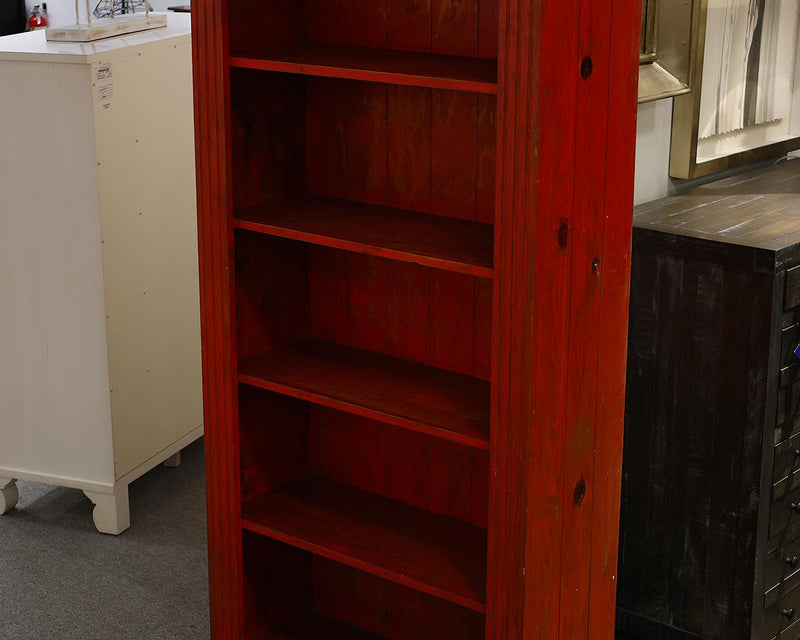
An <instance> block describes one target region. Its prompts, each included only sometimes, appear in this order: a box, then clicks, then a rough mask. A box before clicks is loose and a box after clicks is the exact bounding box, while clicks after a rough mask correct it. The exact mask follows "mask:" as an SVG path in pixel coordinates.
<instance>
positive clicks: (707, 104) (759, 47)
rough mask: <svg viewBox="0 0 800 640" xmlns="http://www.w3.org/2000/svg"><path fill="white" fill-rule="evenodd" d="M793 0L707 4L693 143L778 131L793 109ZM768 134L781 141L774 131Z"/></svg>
mask: <svg viewBox="0 0 800 640" xmlns="http://www.w3.org/2000/svg"><path fill="white" fill-rule="evenodd" d="M798 4H800V3H798V0H708V5H707V9H708V12H707V21H706V30H705V53H704V56H703V84H702V94H701V101H700V118H699V129H698V137H699V138H700V139H704V138H713V137H714V136H727V137H730V135H731V134H733V133H735V132H738V131H742V130H747V129H749V128H754V127H755V128H757V127H765V126H766V127H769V128H770V129H776V128H777V129H780V128H781V126H782V123H783V124H785V126H786V128H787V131H786V133H787V134H788V122H787V121H788V119H789V116H790V114H791V109H792V92H793V80H794V74H795V62H796V58H797V25H798ZM777 129H776V130H775V131H773V134H778V135H780V132H779V131H778V130H777Z"/></svg>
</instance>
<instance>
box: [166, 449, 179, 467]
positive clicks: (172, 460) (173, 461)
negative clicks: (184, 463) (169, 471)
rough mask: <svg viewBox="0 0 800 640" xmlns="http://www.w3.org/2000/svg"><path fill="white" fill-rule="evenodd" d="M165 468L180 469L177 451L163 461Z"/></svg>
mask: <svg viewBox="0 0 800 640" xmlns="http://www.w3.org/2000/svg"><path fill="white" fill-rule="evenodd" d="M164 466H165V467H180V466H181V452H180V451H178V453H176V454H175V455H171V456H170V457H169V458H167V459H166V460H164Z"/></svg>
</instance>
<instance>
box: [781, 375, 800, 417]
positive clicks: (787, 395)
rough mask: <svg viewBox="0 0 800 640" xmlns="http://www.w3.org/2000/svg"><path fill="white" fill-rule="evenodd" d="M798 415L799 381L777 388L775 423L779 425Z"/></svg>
mask: <svg viewBox="0 0 800 640" xmlns="http://www.w3.org/2000/svg"><path fill="white" fill-rule="evenodd" d="M798 416H800V381H796V382H794V383H792V384H790V385H788V386H786V387H783V388H781V389H778V408H777V411H776V416H775V420H776V421H775V424H776V426H778V427H780V426H781V425H782V424H784V423H785V422H787V421H792V420H794V418H796V417H798Z"/></svg>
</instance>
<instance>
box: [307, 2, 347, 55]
mask: <svg viewBox="0 0 800 640" xmlns="http://www.w3.org/2000/svg"><path fill="white" fill-rule="evenodd" d="M347 1H348V0H305V19H306V25H305V26H306V29H305V33H306V39H307V40H309V41H310V42H322V43H325V44H345V43H346V41H347Z"/></svg>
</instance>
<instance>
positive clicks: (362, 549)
mask: <svg viewBox="0 0 800 640" xmlns="http://www.w3.org/2000/svg"><path fill="white" fill-rule="evenodd" d="M242 527H243V528H245V529H247V530H249V531H252V532H254V533H258V534H261V535H264V536H268V537H270V538H274V539H276V540H279V541H281V542H284V543H287V544H290V545H293V546H296V547H298V548H301V549H305V550H306V551H310V552H311V553H315V554H317V555H319V556H323V557H325V558H329V559H331V560H334V561H336V562H341V563H342V564H346V565H348V566H351V567H354V568H356V569H359V570H361V571H365V572H368V573H371V574H374V575H377V576H380V577H382V578H385V579H387V580H391V581H393V582H397V583H399V584H403V585H406V586H408V587H411V588H413V589H417V590H418V591H421V592H424V593H427V594H429V595H432V596H436V597H439V598H442V599H445V600H448V601H450V602H453V603H455V604H458V605H460V606H463V607H467V608H470V609H473V610H475V611H479V612H481V613H485V611H486V604H485V603H486V531H485V529H481V528H480V527H476V526H475V525H471V524H467V523H465V522H461V521H459V520H455V519H453V518H447V517H445V516H441V515H438V514H435V513H432V512H430V511H425V510H424V509H419V508H417V507H413V506H411V505H408V504H406V503H403V502H400V501H397V500H391V499H389V498H384V497H382V496H379V495H377V494H373V493H369V492H367V491H363V490H361V489H355V488H353V487H350V486H347V485H344V484H341V483H339V482H335V481H334V480H331V479H329V478H324V477H319V476H307V477H304V478H301V479H299V480H296V481H294V482H291V483H289V484H287V485H284V486H283V487H281V488H279V489H277V490H276V491H273V492H270V493H268V494H266V495H264V496H261V497H258V498H254V499H252V500H249V501H248V502H246V503H245V504H244V505H243V507H242Z"/></svg>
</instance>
